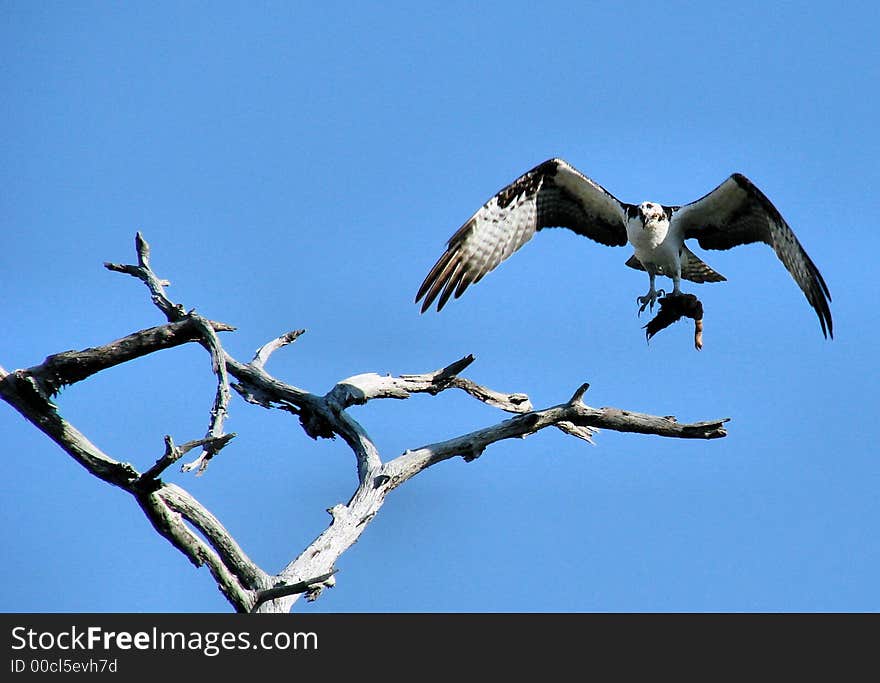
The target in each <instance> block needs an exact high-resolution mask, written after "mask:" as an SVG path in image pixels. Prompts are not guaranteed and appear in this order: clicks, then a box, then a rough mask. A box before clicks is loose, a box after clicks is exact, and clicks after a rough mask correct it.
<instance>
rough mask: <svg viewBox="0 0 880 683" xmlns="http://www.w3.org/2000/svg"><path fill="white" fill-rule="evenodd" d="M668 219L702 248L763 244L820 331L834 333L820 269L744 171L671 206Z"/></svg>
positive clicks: (826, 290) (826, 291)
mask: <svg viewBox="0 0 880 683" xmlns="http://www.w3.org/2000/svg"><path fill="white" fill-rule="evenodd" d="M673 221H675V222H677V223H678V224H679V226H680V228H681V229H682V231H683V233H684V237H685V239H687V238H690V237H693V238H696V240H697V242H699V244H700V246H701V247H703V249H730V248H731V247H736V246H739V245H740V244H749V243H751V242H764V243H765V244H769V245H770V246H771V247H773V250H774V251H775V252H776V255H777V256H778V257H779V260H780V261H782V263H783V264H784V265H785V267H786V268H788V272H789V273H791V276H792V277H793V278H794V280H795V282H797V283H798V286H800V288H801V290H803V292H804V295H805V296H806V297H807V301H809V302H810V305H811V306H812V307H813V309H814V310H815V311H816V315H817V316H819V324H820V325H821V326H822V334H824V335H825V336H826V337H828V336H829V335H830V336H831V337H834V333H833V329H832V322H831V309H830V308H829V303H830V301H831V294H830V293H829V291H828V285H826V284H825V280H824V279H823V278H822V274H821V273H820V272H819V269H818V268H816V264H814V263H813V260H812V259H811V258H810V257H809V256H808V255H807V252H806V251H804V248H803V247H802V246H801V243H800V242H798V239H797V237H795V234H794V232H792V229H791V228H790V227H789V226H788V223H786V222H785V219H783V218H782V216H781V215H780V213H779V211H778V210H777V209H776V207H775V206H773V204H772V203H771V202H770V200H769V199H767V197H766V196H765V195H764V193H763V192H761V190H759V189H758V188H757V187H755V185H754V184H753V183H752V181H750V180H749V179H748V178H746V177H745V176H744V175H742V174H740V173H734V174H733V175H732V176H730V177H729V178H728V179H727V180H725V181H724V182H723V183H721V185H719V186H718V187H716V188H715V189H714V190H712V191H711V192H710V193H709V194H707V195H706V196H705V197H702V198H700V199H698V200H697V201H695V202H691V203H690V204H686V205H685V206H682V207H676V208H675V209H674V210H673Z"/></svg>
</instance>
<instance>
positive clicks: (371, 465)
mask: <svg viewBox="0 0 880 683" xmlns="http://www.w3.org/2000/svg"><path fill="white" fill-rule="evenodd" d="M135 243H136V250H137V256H138V263H137V265H119V264H112V263H108V264H105V266H106V267H107V268H108V269H110V270H113V271H118V272H123V273H127V274H129V275H132V276H134V277H137V278H138V279H140V280H141V281H143V282H144V283H145V284H146V286H147V288H148V289H149V291H150V295H151V298H152V301H153V303H154V304H155V305H156V306H157V307H158V308H159V309H160V310H161V311H162V312H163V313H164V314H165V316H166V318H167V319H168V320H169V323H168V324H166V325H161V326H159V327H154V328H150V329H147V330H142V331H140V332H137V333H134V334H132V335H129V336H127V337H124V338H123V339H119V340H117V341H115V342H111V343H110V344H106V345H104V346H99V347H94V348H90V349H85V350H83V351H67V352H64V353H60V354H56V355H54V356H50V357H49V358H47V359H46V360H45V361H44V362H43V363H42V364H40V365H37V366H34V367H31V368H28V369H26V370H16V371H14V372H12V373H9V372H6V371H5V370H4V369H3V368H2V367H0V397H2V398H3V399H4V400H5V401H6V402H7V403H9V404H10V405H12V406H13V407H14V408H15V409H16V410H18V411H19V412H20V413H21V414H22V415H23V416H24V417H25V418H26V419H28V420H29V421H30V422H32V423H33V424H34V425H35V426H37V427H38V428H39V429H40V430H42V431H43V432H44V433H46V434H47V435H48V436H49V437H50V438H51V439H53V440H54V441H55V442H56V443H58V444H59V446H61V448H63V449H64V450H65V451H66V452H67V453H68V454H69V455H70V456H71V457H73V458H74V459H75V460H77V462H79V463H80V464H81V465H82V466H83V467H85V468H86V469H87V470H88V471H89V472H90V473H91V474H93V475H94V476H96V477H99V478H100V479H102V480H104V481H106V482H108V483H111V484H113V485H114V486H117V487H119V488H121V489H123V490H125V491H126V492H128V493H130V494H131V495H133V496H134V497H135V498H136V499H137V501H138V504H139V505H140V506H141V508H142V509H143V511H144V513H145V515H146V516H147V517H148V519H149V520H150V522H151V523H152V524H153V526H154V527H155V528H156V530H157V531H158V532H159V533H160V534H162V535H163V536H164V537H165V538H167V539H168V540H169V542H171V543H172V544H173V545H174V547H176V548H177V549H178V550H180V551H181V552H182V553H183V554H184V555H186V557H188V558H189V559H190V561H191V562H193V563H194V564H196V565H197V566H201V565H206V566H207V567H208V568H209V570H210V571H211V574H212V576H213V577H214V580H215V581H216V583H217V585H218V587H219V588H220V590H221V591H222V592H223V594H224V595H225V596H226V597H227V599H228V600H229V602H230V603H231V604H232V605H233V606H234V607H235V609H236V610H239V611H259V612H270V611H288V610H289V609H290V607H291V606H292V605H293V603H294V602H295V601H296V600H297V599H298V598H299V597H300V596H301V595H306V596H307V598H308V599H310V600H312V599H315V598H317V597H318V596H319V595H320V594H321V592H322V591H323V590H324V589H325V588H327V587H330V586H332V585H334V584H335V577H334V574H335V572H336V569H335V565H336V561H337V560H338V558H339V557H340V555H341V554H342V553H344V552H345V551H346V550H347V549H348V548H349V547H351V545H352V544H353V543H355V542H356V541H357V539H358V538H359V537H360V535H361V534H362V533H363V531H364V529H365V528H366V526H367V525H368V524H369V523H370V521H371V520H372V519H373V518H374V517H375V515H376V514H377V513H378V511H379V509H380V508H381V507H382V505H383V504H384V501H385V498H386V496H387V495H388V494H389V493H390V492H391V491H393V490H394V489H396V488H397V487H398V486H400V485H401V484H403V483H405V482H406V481H408V480H409V479H411V478H412V477H414V476H416V475H417V474H418V473H420V472H422V471H424V470H425V469H427V468H429V467H432V466H433V465H436V464H438V463H440V462H443V461H445V460H448V459H450V458H453V457H456V456H461V457H462V458H464V459H465V460H466V461H469V460H473V459H474V458H477V457H479V456H480V455H481V454H482V453H483V452H484V451H485V450H486V448H488V447H489V446H490V445H492V444H494V443H497V442H498V441H502V440H505V439H511V438H523V437H526V436H529V435H531V434H534V433H536V432H538V431H540V430H541V429H545V428H546V427H551V426H552V427H556V428H558V429H561V430H562V431H564V432H566V433H568V434H571V435H573V436H576V437H577V438H580V439H583V440H586V441H589V442H592V437H593V436H594V434H595V432H596V430H598V429H609V430H614V431H619V432H635V433H642V434H654V435H657V436H662V437H673V438H685V439H715V438H720V437H723V436H725V435H726V433H727V432H726V431H725V429H724V427H723V425H724V423H725V422H726V421H727V419H721V420H712V421H707V422H696V423H691V424H682V423H678V422H677V421H676V420H675V419H674V418H671V417H657V416H653V415H646V414H642V413H634V412H630V411H625V410H620V409H618V408H591V407H589V406H587V405H585V404H584V403H583V397H584V395H585V392H586V391H587V389H588V387H589V385H587V384H582V385H581V386H580V387H579V388H578V389H577V391H575V392H574V394H573V396H572V397H571V399H569V400H568V401H567V402H566V403H562V404H559V405H555V406H551V407H549V408H545V409H542V410H534V409H533V408H532V404H531V402H530V401H529V397H528V396H527V395H526V394H522V393H504V392H499V391H495V390H493V389H489V388H487V387H484V386H482V385H479V384H477V383H476V382H473V381H472V380H470V379H467V378H464V377H461V376H460V373H461V372H463V371H464V370H465V369H466V368H468V367H469V366H470V365H471V363H473V361H474V358H473V356H470V355H469V356H465V357H463V358H461V359H459V360H457V361H455V362H453V363H450V364H449V365H447V366H446V367H444V368H441V369H439V370H435V371H432V372H427V373H421V374H404V375H399V376H392V375H378V374H376V373H364V374H359V375H354V376H352V377H349V378H347V379H345V380H342V381H340V382H338V383H337V384H336V385H335V386H333V388H332V389H331V390H330V391H329V392H327V393H326V394H325V395H323V396H321V395H316V394H313V393H311V392H308V391H306V390H304V389H301V388H299V387H296V386H293V385H291V384H289V383H286V382H283V381H281V380H279V379H277V378H276V377H273V376H272V375H270V374H269V373H267V372H266V370H265V365H266V362H267V361H268V358H269V356H270V355H271V354H272V353H273V352H275V351H276V350H278V349H280V348H282V347H284V346H286V345H288V344H290V343H291V342H293V341H294V340H295V339H296V338H297V337H298V336H299V335H301V334H302V333H303V330H294V331H292V332H288V333H286V334H284V335H281V336H280V337H278V338H276V339H273V340H272V341H270V342H268V343H267V344H265V345H263V346H262V347H261V348H260V349H259V350H258V351H257V353H256V354H255V356H254V358H253V360H252V361H251V362H249V363H241V362H239V361H238V360H236V359H235V358H233V357H232V356H230V355H229V354H228V353H227V352H226V351H225V350H224V349H223V347H222V346H221V344H220V341H219V338H218V337H217V332H220V331H228V330H232V329H233V328H232V327H230V326H228V325H225V324H224V323H217V322H212V321H210V320H207V319H206V318H204V317H202V316H201V315H199V314H197V313H195V311H189V312H187V311H186V310H185V309H184V307H183V306H182V305H180V304H177V303H174V302H173V301H171V300H170V299H169V298H168V296H167V295H166V293H165V287H166V286H167V285H168V282H167V281H166V280H162V279H160V278H159V277H157V276H156V274H155V273H154V272H153V270H152V268H151V266H150V249H149V245H148V244H147V242H146V241H145V240H144V239H143V237H142V236H141V235H140V233H138V235H137V237H136V240H135ZM187 342H197V343H199V344H200V345H202V346H203V347H204V348H205V349H206V350H207V351H208V352H209V353H210V356H211V363H212V371H213V373H214V374H215V375H216V377H217V390H216V392H215V396H214V402H213V405H212V408H211V417H210V421H209V426H208V430H207V433H206V435H205V437H204V438H202V439H197V440H193V441H188V442H186V443H184V444H182V445H181V446H177V445H175V444H174V441H173V439H172V438H171V436H166V437H165V452H164V453H163V455H162V456H161V457H159V458H158V459H157V460H156V461H155V463H154V464H153V465H152V466H151V467H150V468H149V469H147V470H146V471H145V472H144V473H143V474H141V473H140V472H138V470H137V469H135V467H134V466H133V465H130V464H128V463H125V462H119V461H117V460H115V459H113V458H111V457H110V456H109V455H107V454H106V453H103V452H102V451H100V450H99V449H98V448H97V447H96V446H95V445H94V444H92V443H91V442H90V441H89V440H88V439H87V438H86V437H85V436H84V435H82V434H81V433H79V432H78V431H77V430H76V429H75V428H73V426H72V425H70V424H69V423H68V422H67V421H66V420H64V419H63V418H62V417H61V416H60V415H59V414H58V410H57V408H56V406H55V405H54V404H53V403H52V400H51V398H52V396H54V395H55V394H56V393H57V392H58V390H59V389H60V388H61V387H64V386H68V385H70V384H73V383H75V382H77V381H80V380H82V379H85V378H86V377H89V376H91V375H93V374H95V373H96V372H99V371H101V370H104V369H107V368H110V367H113V366H115V365H118V364H120V363H124V362H127V361H129V360H132V359H134V358H138V357H141V356H144V355H147V354H149V353H153V352H154V351H158V350H161V349H165V348H170V347H173V346H177V345H180V344H183V343H187ZM230 375H231V376H232V377H234V378H235V379H236V380H237V383H233V384H230V381H229V376H230ZM230 386H231V387H232V388H234V389H236V391H237V392H238V393H239V395H241V396H242V397H243V398H244V399H245V400H246V401H248V402H250V403H254V404H257V405H260V406H263V407H265V408H277V409H281V410H283V411H286V412H290V413H292V414H294V415H296V416H297V417H298V419H299V421H300V423H301V425H302V428H303V429H304V431H305V432H306V433H307V434H308V435H309V436H311V437H312V438H315V439H317V438H319V437H320V438H333V437H336V436H339V437H341V438H342V439H343V440H344V441H345V442H346V444H348V446H349V447H350V448H351V449H352V451H353V453H354V456H355V463H356V466H357V471H358V485H357V488H356V490H355V491H354V493H353V495H352V496H351V498H350V500H349V501H348V503H346V504H341V503H339V504H337V505H334V506H333V507H332V508H330V510H329V512H330V515H331V522H330V524H329V526H328V527H327V528H326V529H325V530H324V531H323V532H322V533H320V534H319V535H318V537H317V538H316V539H315V540H314V541H313V542H312V543H311V544H310V545H309V547H308V548H306V549H305V550H304V551H303V552H301V553H300V554H299V555H298V556H297V557H296V558H295V559H294V560H293V561H291V562H290V563H289V564H288V565H287V566H286V567H285V568H284V569H283V570H282V571H281V572H279V573H278V574H276V575H270V574H268V573H267V572H265V571H263V570H262V569H260V568H259V567H258V566H257V565H256V564H254V563H253V562H252V561H251V560H250V558H249V557H248V556H247V555H246V553H245V552H244V551H243V550H242V549H241V548H240V547H239V546H238V544H237V543H236V542H235V540H234V538H232V536H231V535H230V534H229V533H228V532H227V531H226V529H225V528H224V527H223V525H222V524H221V523H220V521H219V520H218V519H217V518H216V517H215V516H214V515H212V514H211V513H210V512H209V511H208V510H207V509H206V508H205V507H204V506H203V505H201V504H200V503H199V502H198V501H197V500H196V499H195V498H193V497H192V496H191V495H190V494H189V493H188V492H186V491H185V490H184V489H182V488H180V487H179V486H176V485H174V484H170V483H167V482H164V481H162V479H160V477H161V475H162V474H163V473H164V472H165V471H166V469H167V468H168V467H170V466H171V465H172V464H174V463H176V462H177V461H178V460H179V459H180V458H181V457H182V456H183V455H184V454H185V453H187V452H188V451H190V450H191V449H193V448H198V447H201V448H202V449H203V450H202V453H201V455H200V456H199V457H198V458H197V459H196V460H195V461H193V462H192V463H189V464H188V465H185V466H184V468H183V469H184V470H188V469H194V468H198V471H199V472H202V471H204V468H205V466H206V465H207V463H208V461H209V460H210V459H211V458H212V457H213V455H214V454H216V453H217V452H218V451H220V450H221V449H222V448H224V447H225V446H227V445H228V444H229V443H230V442H231V440H232V438H233V437H234V436H235V435H234V434H225V433H224V432H223V425H224V422H225V419H226V417H227V415H228V407H229V400H230V391H229V389H230ZM447 389H459V390H461V391H464V392H466V393H467V394H468V395H469V396H471V397H473V398H475V399H477V400H479V401H481V402H482V403H485V404H487V405H489V406H493V407H496V408H499V409H500V410H503V411H506V412H509V413H514V417H511V418H510V419H507V420H504V421H503V422H500V423H498V424H494V425H490V426H487V427H484V428H482V429H478V430H476V431H473V432H470V433H468V434H464V435H461V436H456V437H453V438H450V439H447V440H445V441H441V442H437V443H433V444H428V445H425V446H420V447H418V448H415V449H411V450H406V451H405V452H404V453H402V454H400V455H398V456H397V457H395V458H392V459H390V460H388V461H387V462H384V461H383V459H382V454H381V453H380V451H379V449H378V448H377V446H376V444H375V443H374V441H373V440H372V438H371V437H370V435H369V434H368V433H367V430H365V429H364V428H363V427H362V426H361V425H360V424H359V423H358V422H357V421H356V420H355V419H354V418H353V417H352V415H351V414H350V413H349V409H350V408H352V407H353V406H357V405H363V404H365V403H367V402H368V401H371V400H375V399H385V398H393V399H406V398H409V397H411V396H412V395H414V394H428V395H432V396H433V395H436V394H438V393H440V392H442V391H446V390H447Z"/></svg>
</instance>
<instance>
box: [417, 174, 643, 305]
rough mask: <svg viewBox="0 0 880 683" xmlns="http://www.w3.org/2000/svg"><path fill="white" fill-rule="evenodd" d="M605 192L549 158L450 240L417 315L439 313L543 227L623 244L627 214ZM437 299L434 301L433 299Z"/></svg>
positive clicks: (422, 290)
mask: <svg viewBox="0 0 880 683" xmlns="http://www.w3.org/2000/svg"><path fill="white" fill-rule="evenodd" d="M628 210H629V211H633V210H635V207H634V206H631V205H629V204H624V203H622V202H620V201H619V200H618V199H617V198H615V197H614V196H613V195H612V194H611V193H609V192H608V191H607V190H605V188H603V187H602V186H600V185H598V184H597V183H595V182H593V181H592V180H590V179H589V178H587V177H586V176H585V175H584V174H582V173H581V172H580V171H578V170H577V169H575V168H574V167H573V166H571V165H569V164H568V163H566V162H565V161H563V160H562V159H549V160H548V161H545V162H544V163H542V164H540V165H538V166H536V167H535V168H533V169H532V170H531V171H528V172H527V173H525V174H523V175H522V176H520V177H519V178H517V179H516V180H514V181H513V182H512V183H511V184H510V185H508V186H507V187H505V188H504V189H503V190H501V191H500V192H498V194H496V195H495V196H494V197H492V198H491V199H490V200H489V201H488V202H486V203H485V204H483V206H482V207H481V208H480V210H479V211H477V212H476V213H475V214H474V215H473V216H471V218H470V219H469V220H468V221H467V222H466V223H465V224H464V225H462V226H461V228H459V229H458V231H457V232H456V233H455V234H454V235H453V236H452V237H451V238H450V239H449V242H448V243H447V247H446V251H445V252H444V254H443V255H442V256H441V257H440V259H439V260H438V261H437V263H436V264H434V267H433V268H432V269H431V271H430V272H429V273H428V276H427V277H426V278H425V281H424V282H423V283H422V286H421V287H419V291H418V294H416V302H417V303H418V301H420V300H421V299H422V298H423V297H424V302H423V303H422V313H424V312H425V311H426V310H427V309H428V308H429V307H430V306H431V304H432V303H433V302H434V300H435V299H436V300H437V310H438V311H439V310H441V309H442V308H443V306H444V305H445V304H446V302H447V301H448V300H449V297H450V296H453V295H454V296H455V298H458V297H459V296H461V294H462V293H463V292H464V291H465V289H467V288H468V286H469V285H471V284H472V283H474V282H478V281H479V280H480V279H481V278H482V277H483V276H484V275H485V274H486V273H488V272H489V271H491V270H493V269H494V268H495V267H496V266H498V264H499V263H501V262H502V261H504V260H505V259H507V258H508V257H510V256H511V255H512V254H513V253H514V252H515V251H516V250H517V249H519V248H520V247H521V246H522V245H524V244H525V243H526V242H528V241H529V240H530V239H531V238H532V235H534V234H535V232H536V231H538V230H541V229H542V228H553V227H561V228H568V229H570V230H573V231H574V232H576V233H578V234H579V235H584V236H586V237H589V238H590V239H592V240H595V241H596V242H599V243H600V244H605V245H608V246H619V247H622V246H624V245H625V244H626V215H627V211H628ZM438 297H439V298H438Z"/></svg>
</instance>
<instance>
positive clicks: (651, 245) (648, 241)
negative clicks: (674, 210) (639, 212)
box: [626, 217, 682, 274]
mask: <svg viewBox="0 0 880 683" xmlns="http://www.w3.org/2000/svg"><path fill="white" fill-rule="evenodd" d="M626 237H627V239H628V240H629V243H630V244H631V245H632V247H633V250H634V251H635V254H636V258H637V259H639V261H641V262H642V264H643V265H644V264H648V263H650V264H653V265H655V266H657V268H658V272H659V273H662V274H669V273H671V272H674V271H675V269H676V266H677V265H678V262H679V258H680V257H679V250H680V249H681V245H682V241H681V239H676V236H675V231H674V230H670V223H669V220H668V219H667V218H665V217H664V218H660V219H654V220H651V221H648V223H647V225H645V226H644V227H643V226H642V219H641V218H639V217H636V218H630V219H629V220H628V221H627V222H626Z"/></svg>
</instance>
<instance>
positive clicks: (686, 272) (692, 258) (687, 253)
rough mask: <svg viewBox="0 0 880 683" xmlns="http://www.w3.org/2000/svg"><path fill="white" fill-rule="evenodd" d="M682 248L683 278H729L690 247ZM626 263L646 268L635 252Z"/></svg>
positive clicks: (634, 266) (694, 279)
mask: <svg viewBox="0 0 880 683" xmlns="http://www.w3.org/2000/svg"><path fill="white" fill-rule="evenodd" d="M682 249H683V250H684V251H683V253H682V257H683V258H682V259H681V276H682V278H684V279H685V280H690V281H691V282H724V281H725V280H727V278H726V277H724V276H723V275H722V274H721V273H719V272H717V271H715V270H713V269H712V268H711V267H709V266H708V265H707V264H706V263H704V262H703V261H702V260H701V259H700V257H699V256H697V255H696V254H695V253H694V252H692V251H691V250H690V249H688V248H687V247H682ZM626 265H628V266H629V267H630V268H635V269H636V270H645V267H644V266H643V265H642V262H641V261H639V260H638V259H637V258H636V255H635V254H633V255H632V256H630V257H629V259H628V260H627V262H626Z"/></svg>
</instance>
